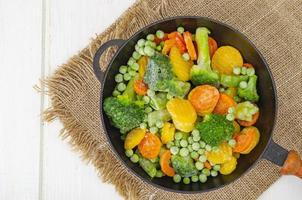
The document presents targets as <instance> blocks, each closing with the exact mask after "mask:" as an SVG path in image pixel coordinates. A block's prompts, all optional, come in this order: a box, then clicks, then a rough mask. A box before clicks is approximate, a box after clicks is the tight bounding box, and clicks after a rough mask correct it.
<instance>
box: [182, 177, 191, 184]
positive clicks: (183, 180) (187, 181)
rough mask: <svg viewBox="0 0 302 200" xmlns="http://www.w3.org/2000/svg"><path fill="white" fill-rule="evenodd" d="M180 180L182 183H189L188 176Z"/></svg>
mask: <svg viewBox="0 0 302 200" xmlns="http://www.w3.org/2000/svg"><path fill="white" fill-rule="evenodd" d="M182 182H183V183H184V184H186V185H187V184H190V178H188V177H185V178H183V179H182Z"/></svg>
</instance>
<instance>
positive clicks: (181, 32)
mask: <svg viewBox="0 0 302 200" xmlns="http://www.w3.org/2000/svg"><path fill="white" fill-rule="evenodd" d="M177 31H178V32H179V33H180V34H183V32H185V28H184V27H182V26H179V27H178V28H177Z"/></svg>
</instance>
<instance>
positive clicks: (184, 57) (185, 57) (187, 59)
mask: <svg viewBox="0 0 302 200" xmlns="http://www.w3.org/2000/svg"><path fill="white" fill-rule="evenodd" d="M182 58H183V59H184V61H189V60H190V55H189V54H188V53H183V54H182Z"/></svg>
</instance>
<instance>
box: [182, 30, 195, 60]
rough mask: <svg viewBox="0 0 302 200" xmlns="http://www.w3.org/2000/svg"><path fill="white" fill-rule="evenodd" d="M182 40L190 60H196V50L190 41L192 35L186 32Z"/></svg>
mask: <svg viewBox="0 0 302 200" xmlns="http://www.w3.org/2000/svg"><path fill="white" fill-rule="evenodd" d="M183 35H184V40H185V43H186V47H187V50H188V53H189V55H190V58H191V60H196V59H197V54H196V50H195V47H194V44H193V41H192V34H191V33H190V32H188V31H186V32H184V34H183Z"/></svg>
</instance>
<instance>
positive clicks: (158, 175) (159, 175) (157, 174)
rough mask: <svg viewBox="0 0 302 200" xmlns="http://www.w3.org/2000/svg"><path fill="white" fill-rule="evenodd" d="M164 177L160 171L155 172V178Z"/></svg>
mask: <svg viewBox="0 0 302 200" xmlns="http://www.w3.org/2000/svg"><path fill="white" fill-rule="evenodd" d="M163 176H164V173H163V172H162V171H161V170H157V172H156V174H155V177H157V178H161V177H163Z"/></svg>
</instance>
